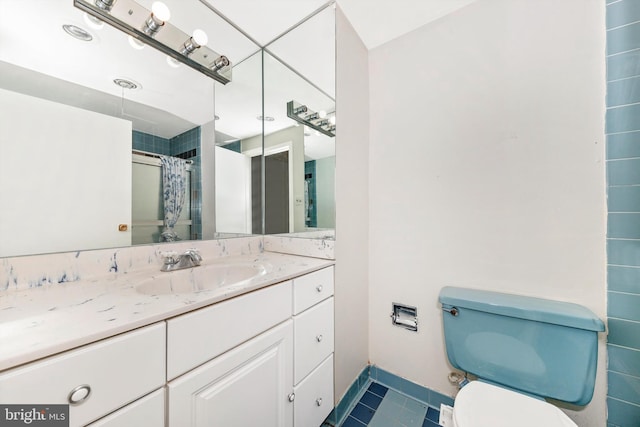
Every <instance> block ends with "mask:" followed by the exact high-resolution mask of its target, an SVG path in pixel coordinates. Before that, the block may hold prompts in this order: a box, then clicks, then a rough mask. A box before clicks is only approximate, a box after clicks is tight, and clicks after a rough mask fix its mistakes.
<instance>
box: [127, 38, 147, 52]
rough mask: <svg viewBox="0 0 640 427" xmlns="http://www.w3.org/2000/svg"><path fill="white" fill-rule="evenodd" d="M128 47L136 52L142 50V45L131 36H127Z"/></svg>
mask: <svg viewBox="0 0 640 427" xmlns="http://www.w3.org/2000/svg"><path fill="white" fill-rule="evenodd" d="M129 45H131V47H132V48H134V49H136V50H140V49H144V43H142V42H141V41H140V40H138V39H136V38H134V37H133V36H129Z"/></svg>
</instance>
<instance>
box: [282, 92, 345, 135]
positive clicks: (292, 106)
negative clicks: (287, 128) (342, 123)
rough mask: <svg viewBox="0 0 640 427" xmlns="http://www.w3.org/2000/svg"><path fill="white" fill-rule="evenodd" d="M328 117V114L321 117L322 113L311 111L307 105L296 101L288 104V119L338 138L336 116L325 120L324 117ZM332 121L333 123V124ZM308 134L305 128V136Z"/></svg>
mask: <svg viewBox="0 0 640 427" xmlns="http://www.w3.org/2000/svg"><path fill="white" fill-rule="evenodd" d="M327 115H328V113H326V112H324V114H323V115H321V114H320V112H315V111H311V110H310V109H309V108H308V107H307V106H306V105H303V104H300V103H297V102H295V101H289V102H287V117H289V118H290V119H293V120H295V121H296V122H298V123H301V124H303V125H305V126H308V127H309V128H312V129H315V130H317V131H318V132H320V133H323V134H325V135H327V136H331V137H333V136H336V125H335V114H334V115H333V116H331V117H330V118H328V119H325V118H324V117H326V116H327ZM322 116H324V117H322ZM332 119H333V122H331V120H332ZM306 134H307V132H306V128H305V135H306Z"/></svg>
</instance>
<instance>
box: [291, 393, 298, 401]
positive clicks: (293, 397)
mask: <svg viewBox="0 0 640 427" xmlns="http://www.w3.org/2000/svg"><path fill="white" fill-rule="evenodd" d="M294 400H296V394H295V393H291V394H290V395H289V402H293V401H294Z"/></svg>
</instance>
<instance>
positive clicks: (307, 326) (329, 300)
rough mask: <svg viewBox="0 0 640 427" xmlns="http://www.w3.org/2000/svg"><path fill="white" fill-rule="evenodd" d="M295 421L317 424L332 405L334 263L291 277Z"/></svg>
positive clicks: (314, 425)
mask: <svg viewBox="0 0 640 427" xmlns="http://www.w3.org/2000/svg"><path fill="white" fill-rule="evenodd" d="M293 307H294V316H293V329H294V393H295V407H294V425H295V426H296V427H301V426H309V427H316V426H320V425H321V424H322V422H323V421H324V420H325V418H326V417H327V416H328V415H329V413H330V412H331V410H332V409H333V349H334V320H333V319H334V316H333V314H334V313H333V267H328V268H325V269H323V270H319V271H316V272H313V273H310V274H307V275H305V276H302V277H299V278H296V279H294V280H293Z"/></svg>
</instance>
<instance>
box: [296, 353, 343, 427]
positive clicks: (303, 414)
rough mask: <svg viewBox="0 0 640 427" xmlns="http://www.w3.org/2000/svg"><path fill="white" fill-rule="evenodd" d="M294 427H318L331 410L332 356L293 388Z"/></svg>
mask: <svg viewBox="0 0 640 427" xmlns="http://www.w3.org/2000/svg"><path fill="white" fill-rule="evenodd" d="M295 393H296V401H295V403H296V404H295V416H294V425H295V426H296V427H320V425H321V424H322V422H323V421H324V420H325V419H326V418H327V416H329V413H330V412H331V410H332V409H333V355H331V356H329V357H327V359H326V360H325V361H324V362H322V363H321V364H320V366H318V367H317V368H316V369H315V370H314V371H313V372H311V374H309V376H308V377H306V378H305V379H304V380H302V382H301V383H300V384H298V385H297V386H296V388H295Z"/></svg>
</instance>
